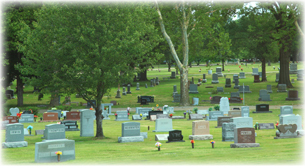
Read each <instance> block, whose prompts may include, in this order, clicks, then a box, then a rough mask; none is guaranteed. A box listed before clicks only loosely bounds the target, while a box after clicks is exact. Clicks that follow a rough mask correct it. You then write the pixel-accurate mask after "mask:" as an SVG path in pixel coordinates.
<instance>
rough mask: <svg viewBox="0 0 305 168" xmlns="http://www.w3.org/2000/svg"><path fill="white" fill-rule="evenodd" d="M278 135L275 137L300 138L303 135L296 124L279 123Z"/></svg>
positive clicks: (276, 133)
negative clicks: (299, 132)
mask: <svg viewBox="0 0 305 168" xmlns="http://www.w3.org/2000/svg"><path fill="white" fill-rule="evenodd" d="M275 135H276V137H274V139H283V138H300V137H301V136H300V135H299V134H298V132H297V125H296V124H284V125H282V124H279V125H278V130H277V131H276V132H275Z"/></svg>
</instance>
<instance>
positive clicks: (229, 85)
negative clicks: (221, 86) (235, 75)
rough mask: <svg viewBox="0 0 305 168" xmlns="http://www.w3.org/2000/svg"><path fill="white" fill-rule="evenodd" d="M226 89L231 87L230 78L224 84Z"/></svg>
mask: <svg viewBox="0 0 305 168" xmlns="http://www.w3.org/2000/svg"><path fill="white" fill-rule="evenodd" d="M225 87H226V88H228V87H229V88H230V87H231V78H226V84H225Z"/></svg>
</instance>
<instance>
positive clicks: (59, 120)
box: [38, 120, 60, 122]
mask: <svg viewBox="0 0 305 168" xmlns="http://www.w3.org/2000/svg"><path fill="white" fill-rule="evenodd" d="M38 122H60V120H41V121H38Z"/></svg>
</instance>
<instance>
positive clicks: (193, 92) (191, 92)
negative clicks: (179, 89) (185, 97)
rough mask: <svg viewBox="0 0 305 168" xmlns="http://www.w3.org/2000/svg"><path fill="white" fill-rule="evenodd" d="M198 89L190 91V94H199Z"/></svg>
mask: <svg viewBox="0 0 305 168" xmlns="http://www.w3.org/2000/svg"><path fill="white" fill-rule="evenodd" d="M198 93H199V92H198V91H189V94H198Z"/></svg>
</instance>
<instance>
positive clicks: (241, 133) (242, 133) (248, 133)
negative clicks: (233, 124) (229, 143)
mask: <svg viewBox="0 0 305 168" xmlns="http://www.w3.org/2000/svg"><path fill="white" fill-rule="evenodd" d="M240 135H252V131H240Z"/></svg>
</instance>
